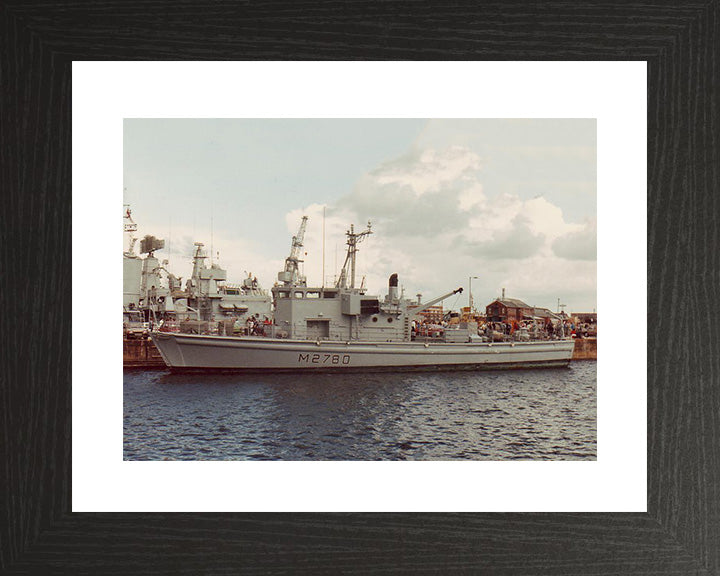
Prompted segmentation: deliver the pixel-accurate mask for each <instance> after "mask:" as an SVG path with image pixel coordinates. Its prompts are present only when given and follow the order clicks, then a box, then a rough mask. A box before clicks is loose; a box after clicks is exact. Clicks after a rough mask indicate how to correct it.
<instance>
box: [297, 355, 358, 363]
mask: <svg viewBox="0 0 720 576" xmlns="http://www.w3.org/2000/svg"><path fill="white" fill-rule="evenodd" d="M302 362H305V363H306V364H350V356H349V355H348V354H299V355H298V364H299V363H302Z"/></svg>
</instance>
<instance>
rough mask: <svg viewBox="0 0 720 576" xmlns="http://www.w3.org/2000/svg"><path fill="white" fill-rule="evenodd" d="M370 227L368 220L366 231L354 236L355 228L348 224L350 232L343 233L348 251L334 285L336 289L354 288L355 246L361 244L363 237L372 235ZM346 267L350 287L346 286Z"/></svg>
mask: <svg viewBox="0 0 720 576" xmlns="http://www.w3.org/2000/svg"><path fill="white" fill-rule="evenodd" d="M371 226H372V225H371V224H370V221H369V220H368V223H367V230H363V231H362V232H360V233H359V234H356V233H355V227H354V226H353V225H352V224H350V230H348V231H347V232H345V234H347V245H348V251H347V256H345V264H343V267H342V271H341V272H340V278H338V281H337V283H336V284H335V287H336V288H348V287H349V288H355V257H356V254H357V245H358V243H359V242H362V241H363V239H364V238H365V237H367V236H369V235H370V234H372V230H371V229H370V228H371ZM348 265H349V267H350V286H348V285H347V277H348Z"/></svg>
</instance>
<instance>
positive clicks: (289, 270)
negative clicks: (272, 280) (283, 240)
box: [278, 216, 308, 286]
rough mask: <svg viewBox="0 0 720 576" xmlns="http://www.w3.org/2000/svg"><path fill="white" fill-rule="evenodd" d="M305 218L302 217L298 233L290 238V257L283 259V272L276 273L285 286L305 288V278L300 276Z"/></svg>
mask: <svg viewBox="0 0 720 576" xmlns="http://www.w3.org/2000/svg"><path fill="white" fill-rule="evenodd" d="M307 220H308V217H307V216H303V217H302V222H301V223H300V228H299V229H298V233H297V234H296V235H295V236H293V237H292V244H291V246H290V256H288V257H287V258H285V270H283V271H282V272H278V280H279V281H280V282H282V283H283V284H284V285H285V286H305V285H306V278H305V276H301V275H300V267H299V266H298V264H299V263H300V262H302V260H300V249H301V248H302V247H303V240H304V239H305V229H306V228H307Z"/></svg>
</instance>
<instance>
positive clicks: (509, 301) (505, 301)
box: [488, 298, 532, 308]
mask: <svg viewBox="0 0 720 576" xmlns="http://www.w3.org/2000/svg"><path fill="white" fill-rule="evenodd" d="M495 302H500V304H502V305H503V306H507V307H508V308H532V306H528V305H527V304H525V302H523V301H522V300H518V299H517V298H496V299H495V300H493V301H492V302H490V304H488V306H490V305H491V304H495Z"/></svg>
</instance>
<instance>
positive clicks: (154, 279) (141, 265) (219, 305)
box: [123, 206, 272, 334]
mask: <svg viewBox="0 0 720 576" xmlns="http://www.w3.org/2000/svg"><path fill="white" fill-rule="evenodd" d="M124 219H125V222H124V231H125V232H126V235H127V236H128V246H127V249H126V250H125V251H124V252H123V316H124V321H125V332H126V334H128V333H137V332H141V330H140V329H139V327H138V326H137V324H138V323H141V324H142V325H143V327H144V328H146V327H147V325H149V324H153V325H155V326H159V325H160V324H161V323H162V324H164V326H165V329H166V330H167V329H168V327H169V326H171V325H172V326H175V327H176V328H180V327H181V326H182V327H183V328H185V329H187V330H188V331H191V332H198V331H200V327H202V328H203V329H205V330H208V329H212V330H215V331H217V330H218V326H219V325H222V328H221V329H220V331H221V332H223V333H232V331H233V327H234V326H244V325H245V323H246V321H247V320H248V319H249V318H253V319H254V320H256V321H260V322H261V321H263V320H264V319H269V318H270V316H271V315H272V300H271V296H270V293H269V292H268V291H267V290H265V289H263V288H262V286H261V285H260V283H259V282H258V280H257V278H255V277H253V276H252V275H251V274H250V275H249V276H248V277H246V278H244V279H243V280H242V283H240V284H230V283H228V282H227V271H226V270H225V269H223V268H222V267H221V266H220V265H219V264H217V263H216V262H211V263H210V265H209V266H208V265H207V263H206V260H207V259H208V256H207V254H206V252H205V249H204V245H203V244H202V243H201V242H195V252H194V254H193V268H192V272H191V274H190V277H189V278H188V279H187V281H186V282H185V285H184V286H183V285H182V278H181V277H177V276H175V275H174V274H172V273H170V272H169V271H168V270H167V268H166V266H167V264H168V261H167V260H162V261H160V260H158V258H157V257H156V256H155V252H156V251H158V250H162V249H164V247H165V241H164V240H162V239H159V238H156V237H154V236H150V235H146V236H145V237H144V238H142V239H141V241H140V254H139V255H138V254H136V253H135V245H136V243H137V238H136V237H135V235H134V232H136V231H137V224H136V223H135V222H134V220H133V219H132V215H131V211H130V208H129V206H125V211H124Z"/></svg>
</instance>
